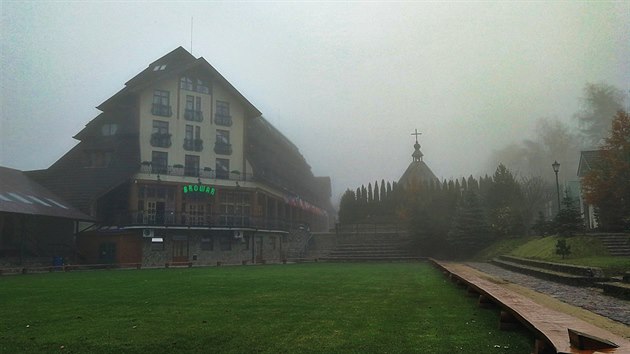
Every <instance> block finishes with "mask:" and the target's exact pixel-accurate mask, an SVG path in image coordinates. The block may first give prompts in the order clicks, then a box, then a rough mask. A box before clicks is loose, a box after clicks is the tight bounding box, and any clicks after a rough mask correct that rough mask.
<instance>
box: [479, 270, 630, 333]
mask: <svg viewBox="0 0 630 354" xmlns="http://www.w3.org/2000/svg"><path fill="white" fill-rule="evenodd" d="M467 264H468V265H469V266H471V267H473V268H476V269H479V270H480V271H482V272H484V273H488V274H490V275H493V276H495V277H497V278H501V279H503V280H506V281H509V282H511V283H514V284H518V285H521V286H525V287H528V288H530V289H534V290H536V291H538V292H541V293H545V294H547V295H550V296H552V297H554V298H556V299H558V300H561V301H563V302H566V303H568V304H571V305H574V306H579V307H582V308H584V309H586V310H589V311H591V312H594V313H596V314H599V315H602V316H605V317H608V318H610V319H612V320H615V321H618V322H621V323H623V324H625V325H628V326H630V301H626V300H622V299H618V298H615V297H612V296H608V295H604V294H603V293H602V290H601V289H599V288H586V287H578V286H571V285H565V284H559V283H555V282H552V281H549V280H544V279H539V278H535V277H532V276H529V275H525V274H521V273H516V272H512V271H509V270H507V269H503V268H501V267H498V266H495V265H493V264H490V263H472V262H471V263H467Z"/></svg>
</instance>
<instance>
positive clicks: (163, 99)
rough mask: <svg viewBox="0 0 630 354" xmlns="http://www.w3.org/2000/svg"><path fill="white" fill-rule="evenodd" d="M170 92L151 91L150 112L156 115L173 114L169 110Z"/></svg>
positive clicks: (167, 115)
mask: <svg viewBox="0 0 630 354" xmlns="http://www.w3.org/2000/svg"><path fill="white" fill-rule="evenodd" d="M169 96H170V93H169V92H168V91H164V90H155V91H153V104H152V105H151V113H153V115H156V116H163V117H170V116H171V115H173V111H172V110H171V106H170V102H169V101H170V100H169Z"/></svg>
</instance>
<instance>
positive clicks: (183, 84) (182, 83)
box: [179, 76, 193, 91]
mask: <svg viewBox="0 0 630 354" xmlns="http://www.w3.org/2000/svg"><path fill="white" fill-rule="evenodd" d="M179 87H180V88H181V89H183V90H188V91H192V90H193V81H192V79H191V78H189V77H186V76H182V78H181V80H179Z"/></svg>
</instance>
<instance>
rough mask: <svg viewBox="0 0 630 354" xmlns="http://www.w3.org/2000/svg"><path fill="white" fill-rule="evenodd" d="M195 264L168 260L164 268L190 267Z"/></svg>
mask: <svg viewBox="0 0 630 354" xmlns="http://www.w3.org/2000/svg"><path fill="white" fill-rule="evenodd" d="M192 266H193V262H166V263H165V264H164V268H170V267H188V268H192Z"/></svg>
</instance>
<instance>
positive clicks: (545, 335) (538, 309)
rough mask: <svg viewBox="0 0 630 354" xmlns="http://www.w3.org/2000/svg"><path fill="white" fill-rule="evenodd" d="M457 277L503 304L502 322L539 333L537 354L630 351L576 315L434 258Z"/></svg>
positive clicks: (485, 298) (482, 298)
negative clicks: (542, 303)
mask: <svg viewBox="0 0 630 354" xmlns="http://www.w3.org/2000/svg"><path fill="white" fill-rule="evenodd" d="M434 263H435V264H436V266H438V267H439V268H440V269H442V270H443V271H444V272H445V273H447V274H448V275H449V276H450V277H451V278H452V279H453V280H455V281H458V282H460V283H462V284H464V285H466V286H468V292H469V293H472V294H477V295H478V296H479V304H480V305H484V304H487V303H494V304H496V305H498V306H500V307H501V309H502V311H501V318H500V321H501V322H500V325H501V326H505V325H509V324H510V323H511V322H512V321H518V322H520V323H521V324H523V325H524V326H525V327H527V328H528V329H529V330H530V331H532V332H533V333H534V335H535V336H536V344H535V352H534V353H535V354H547V353H552V354H556V353H557V354H565V353H566V354H569V353H573V354H578V353H579V354H595V353H614V354H622V353H623V354H630V341H628V340H626V339H624V338H623V337H620V336H618V335H616V334H613V333H611V332H609V331H607V330H605V329H602V328H599V327H596V326H594V325H592V324H590V323H588V322H585V321H583V320H581V319H578V318H576V317H574V316H571V315H568V314H566V313H563V312H559V311H556V310H553V309H550V308H547V307H545V306H542V305H540V304H538V303H536V302H534V301H533V300H532V299H530V298H528V297H525V296H523V295H520V294H518V293H515V292H514V291H512V290H509V289H507V288H506V287H504V286H502V285H501V284H498V283H496V282H492V281H491V280H489V279H487V278H486V277H482V275H483V273H481V272H479V271H477V270H475V269H472V268H470V267H468V266H466V265H463V264H460V263H448V262H438V261H434Z"/></svg>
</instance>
